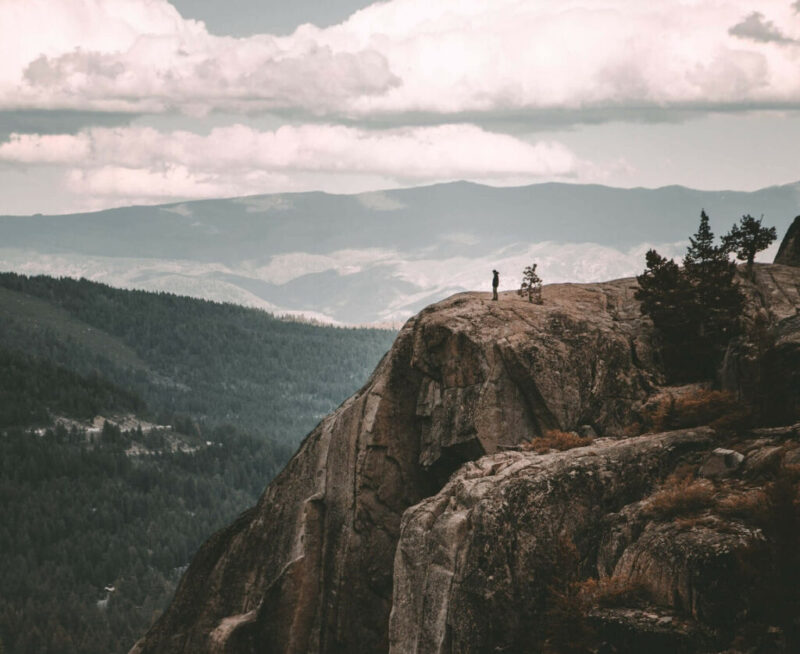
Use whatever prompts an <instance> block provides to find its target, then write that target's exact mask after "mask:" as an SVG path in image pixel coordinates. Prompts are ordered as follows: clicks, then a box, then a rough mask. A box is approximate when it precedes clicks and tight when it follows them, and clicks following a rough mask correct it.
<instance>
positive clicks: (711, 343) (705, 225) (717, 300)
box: [683, 211, 744, 363]
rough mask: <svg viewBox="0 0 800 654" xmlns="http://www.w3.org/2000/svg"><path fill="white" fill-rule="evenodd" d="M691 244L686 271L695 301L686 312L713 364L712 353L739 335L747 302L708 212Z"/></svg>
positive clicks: (703, 213) (702, 217) (733, 265)
mask: <svg viewBox="0 0 800 654" xmlns="http://www.w3.org/2000/svg"><path fill="white" fill-rule="evenodd" d="M689 241H690V243H691V245H690V246H689V248H688V249H687V251H686V256H685V257H684V259H683V267H684V272H685V275H686V278H687V280H688V282H689V284H690V285H691V287H692V289H693V295H694V297H693V298H692V300H693V301H692V302H691V303H690V305H689V306H687V307H686V308H687V310H690V311H691V312H692V314H693V316H692V319H693V320H694V321H695V322H696V326H697V336H698V338H699V342H700V345H701V346H702V347H703V349H704V351H705V352H706V354H707V356H706V357H704V358H705V359H706V361H707V362H708V363H710V359H709V357H710V358H711V359H713V358H714V357H713V356H711V355H712V352H714V351H718V350H719V349H720V348H724V347H725V345H727V343H728V341H729V340H730V338H731V337H733V336H735V335H736V334H737V333H738V330H739V314H740V312H741V309H742V303H743V299H744V298H743V297H742V294H741V291H740V290H739V288H738V286H737V285H736V284H735V283H734V277H735V275H736V264H735V263H734V262H732V261H730V259H729V258H728V249H727V248H726V247H725V246H724V245H715V244H714V233H713V232H712V231H711V228H710V226H709V222H708V215H707V214H706V212H705V211H703V212H701V214H700V226H699V227H698V229H697V232H696V233H695V234H694V236H692V237H690V239H689ZM718 353H719V352H717V354H718Z"/></svg>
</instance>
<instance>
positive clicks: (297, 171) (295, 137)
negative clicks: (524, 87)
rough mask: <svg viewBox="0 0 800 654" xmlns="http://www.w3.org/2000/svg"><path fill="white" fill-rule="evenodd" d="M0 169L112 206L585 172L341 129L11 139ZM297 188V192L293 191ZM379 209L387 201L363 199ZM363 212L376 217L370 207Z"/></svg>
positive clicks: (474, 138)
mask: <svg viewBox="0 0 800 654" xmlns="http://www.w3.org/2000/svg"><path fill="white" fill-rule="evenodd" d="M0 161H7V162H12V163H25V164H37V163H38V164H42V165H63V166H66V167H69V172H68V175H67V180H68V184H69V187H70V189H71V190H72V191H73V192H75V193H78V194H85V195H88V196H92V197H95V198H97V197H103V196H106V197H113V198H117V199H120V200H123V199H124V200H126V201H135V200H138V199H147V198H150V199H164V198H192V197H221V196H236V195H244V194H255V193H263V192H266V191H269V190H286V189H287V188H292V189H294V190H299V189H303V190H307V189H312V188H316V187H318V186H319V178H320V176H323V177H326V176H330V175H334V176H338V177H339V178H341V177H342V176H348V177H350V178H352V179H353V180H355V182H356V184H358V183H360V184H361V185H362V188H361V189H359V190H365V189H368V188H374V186H375V184H374V181H375V178H376V177H377V178H378V179H380V180H381V181H382V182H383V184H382V185H383V186H389V185H398V184H401V185H402V184H418V183H421V182H433V181H445V180H454V179H471V180H474V181H484V182H493V183H496V184H503V183H511V182H517V181H519V180H522V181H527V182H533V181H537V180H541V179H556V178H569V177H574V176H576V175H577V174H578V173H579V172H581V171H582V170H583V169H587V170H588V169H589V168H590V167H589V164H587V163H585V162H582V161H580V160H579V159H578V158H577V157H576V156H575V155H573V154H572V152H571V151H570V150H568V149H567V148H566V147H564V146H563V145H561V144H559V143H553V142H539V143H535V144H531V143H528V142H526V141H524V140H521V139H517V138H515V137H512V136H509V135H505V134H496V133H493V132H488V131H485V130H483V129H481V128H479V127H476V126H474V125H468V124H459V125H440V126H436V127H414V128H402V129H393V130H363V129H358V128H353V127H344V126H341V125H304V126H299V127H293V126H283V127H281V128H279V129H277V130H275V131H267V132H260V131H257V130H254V129H252V128H249V127H245V126H242V125H233V126H230V127H220V128H216V129H214V130H212V131H211V132H210V133H209V134H207V135H201V134H194V133H190V132H184V131H176V132H169V133H163V132H159V131H157V130H154V129H152V128H134V127H120V128H95V129H89V130H85V131H83V132H80V133H78V134H75V135H64V134H56V135H47V134H45V135H30V134H29V135H20V134H14V135H12V136H11V138H10V140H9V141H8V142H6V143H2V144H0ZM303 186H305V188H303ZM364 197H366V198H367V199H366V200H364V201H365V202H367V203H372V205H374V204H375V202H377V201H378V200H379V199H380V198H383V199H382V200H381V203H382V204H381V207H382V208H383V209H390V208H398V207H397V206H396V205H394V204H387V202H386V200H389V199H391V198H388V197H384V196H376V195H373V196H364ZM372 208H376V207H375V206H372Z"/></svg>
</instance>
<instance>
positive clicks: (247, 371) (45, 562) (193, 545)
mask: <svg viewBox="0 0 800 654" xmlns="http://www.w3.org/2000/svg"><path fill="white" fill-rule="evenodd" d="M393 338H394V333H393V332H391V331H388V330H371V329H335V328H330V327H321V326H317V325H309V324H300V323H293V322H286V321H282V320H279V319H277V318H275V317H273V316H270V315H268V314H266V313H264V312H261V311H257V310H252V309H246V308H243V307H238V306H234V305H224V304H217V303H212V302H204V301H200V300H193V299H190V298H183V297H177V296H174V295H170V294H163V293H159V294H156V293H145V292H141V291H123V290H118V289H113V288H110V287H108V286H105V285H102V284H95V283H92V282H89V281H86V280H80V281H76V280H71V279H53V278H48V277H33V278H28V277H24V276H20V275H14V274H0V552H2V553H3V556H2V557H0V642H2V643H3V645H4V647H5V651H6V652H8V653H9V654H28V653H29V652H42V653H64V654H68V653H72V652H76V653H81V654H93V653H98V654H100V653H103V654H106V653H109V652H111V653H117V652H119V653H122V652H127V651H128V649H129V648H130V647H131V646H132V644H133V642H134V641H135V640H136V638H138V637H139V636H141V635H142V634H143V633H144V632H145V631H146V630H147V628H148V626H149V625H150V624H151V623H152V621H153V620H154V619H155V618H156V617H157V616H158V615H159V613H160V611H161V610H163V608H164V607H165V606H166V604H167V602H168V601H169V598H170V597H171V595H172V593H173V591H174V589H175V586H176V584H177V582H178V580H179V578H180V575H181V574H182V571H183V569H184V568H185V566H186V565H187V564H188V563H189V561H190V560H191V557H192V556H193V554H194V552H195V551H196V549H197V547H198V546H199V545H200V544H201V543H202V542H203V541H204V540H205V539H206V538H208V536H209V535H210V534H211V533H212V532H213V531H214V530H216V529H219V528H221V527H223V526H224V525H226V524H228V523H230V522H231V521H232V520H233V518H234V517H235V516H236V515H237V514H238V513H240V512H241V511H242V510H244V509H246V508H247V507H249V506H251V505H252V504H253V503H254V502H255V501H256V499H257V498H258V496H259V494H260V493H261V491H262V490H263V488H264V487H265V486H266V484H267V483H268V482H269V481H270V479H271V478H272V477H273V476H274V475H275V474H276V473H277V471H278V470H279V469H280V468H281V467H282V466H283V465H284V463H285V462H286V461H287V460H288V458H289V456H290V454H291V452H292V450H293V449H294V448H295V447H296V445H297V443H298V442H299V440H300V438H301V437H302V436H303V435H305V433H307V432H308V431H309V430H310V429H311V428H313V427H314V425H315V424H316V423H317V422H318V421H319V419H320V418H321V417H322V416H324V415H325V414H327V413H328V412H329V411H331V410H332V409H333V408H335V407H336V406H337V405H338V404H339V403H341V402H342V401H343V400H344V399H345V398H346V397H347V396H348V395H350V394H352V393H353V392H354V391H355V390H356V389H357V388H358V387H359V386H360V385H361V384H363V383H364V382H365V381H366V379H367V377H368V375H369V373H370V372H371V371H372V369H373V368H374V367H375V365H376V364H377V362H378V361H379V359H380V357H381V356H382V355H383V353H384V352H385V351H386V350H387V349H388V348H389V346H390V345H391V341H392V340H393ZM98 415H101V416H105V417H106V418H108V419H109V420H108V421H107V422H106V423H105V424H104V426H103V427H102V429H94V428H90V427H89V425H90V423H91V420H92V419H94V418H95V417H96V416H98ZM114 421H118V422H120V423H123V424H124V423H125V422H128V423H130V424H133V425H134V426H133V428H132V429H129V430H127V431H122V430H121V429H120V428H119V427H117V426H116V425H115V424H114ZM145 421H150V422H151V423H157V424H158V425H162V426H161V427H153V425H152V424H148V423H147V422H145ZM107 587H108V588H113V590H106V588H107Z"/></svg>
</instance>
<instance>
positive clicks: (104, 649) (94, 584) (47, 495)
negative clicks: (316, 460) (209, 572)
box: [0, 423, 289, 654]
mask: <svg viewBox="0 0 800 654" xmlns="http://www.w3.org/2000/svg"><path fill="white" fill-rule="evenodd" d="M206 438H208V439H209V442H210V443H211V445H207V444H206V441H205V440H203V441H201V440H200V439H197V438H191V437H187V436H183V435H177V434H175V433H174V432H172V431H169V430H164V431H155V432H152V433H149V434H147V433H145V434H143V433H141V431H139V432H138V433H137V432H136V431H129V432H124V433H123V432H120V430H119V429H116V428H114V427H113V426H112V425H110V424H109V423H106V425H105V427H104V428H103V430H102V432H100V433H99V434H97V435H96V436H95V438H94V439H91V438H90V439H87V437H86V435H85V434H84V433H83V432H80V431H78V430H76V429H74V428H73V429H71V430H69V431H68V430H67V429H66V428H64V427H63V426H59V427H58V428H56V429H53V430H47V431H46V432H45V433H43V434H42V435H38V434H37V433H35V432H25V431H22V430H17V429H13V430H8V431H6V432H5V433H3V434H2V435H1V436H0V551H2V552H3V556H2V557H0V638H2V640H3V642H4V643H5V646H6V650H7V652H9V654H12V653H13V654H28V653H30V652H59V653H63V654H70V653H75V654H95V653H96V654H106V653H108V652H127V651H128V649H129V648H130V647H131V646H132V645H133V643H134V641H135V640H136V639H137V638H138V637H139V636H141V635H142V634H143V633H144V632H145V631H146V630H147V628H148V627H149V625H150V624H151V622H152V621H153V619H154V618H155V617H156V616H157V615H158V614H159V612H160V611H161V610H163V608H164V607H165V606H166V603H167V602H168V600H169V598H170V597H171V596H172V593H173V591H174V589H175V586H176V584H177V582H178V580H179V578H180V575H181V574H182V572H183V569H184V567H185V566H186V565H187V563H188V562H189V560H190V558H191V556H192V555H193V553H194V552H195V550H196V549H197V547H198V546H199V545H200V544H201V543H202V542H203V540H205V539H206V538H207V537H208V536H209V535H210V534H211V533H212V532H213V531H215V530H217V529H219V528H221V527H223V526H225V525H226V524H227V523H229V522H230V521H231V520H232V519H233V518H234V517H235V516H236V515H237V514H238V513H239V512H240V511H241V510H243V509H244V508H245V507H247V506H249V505H251V504H252V503H253V502H254V501H255V499H256V498H257V496H258V494H259V493H260V492H261V490H262V489H263V487H264V484H265V481H266V480H268V479H270V478H271V477H272V476H274V474H275V473H276V472H277V470H278V469H279V467H280V466H281V465H282V464H283V462H284V461H285V460H286V458H287V457H288V454H289V452H288V450H287V449H286V448H284V447H277V446H272V445H270V444H269V443H268V442H266V441H264V440H263V439H258V440H256V439H253V438H250V437H247V436H243V435H241V434H238V433H237V432H236V430H235V429H233V428H218V429H216V430H214V431H212V432H209V433H208V434H206ZM134 442H135V443H137V445H138V447H139V449H140V451H142V452H144V451H146V452H147V453H142V454H139V455H134V456H131V455H128V454H126V449H128V448H129V447H131V445H132V444H133V443H134ZM176 446H178V447H177V448H176ZM145 448H146V449H145ZM173 450H175V451H173ZM106 587H109V588H111V587H113V588H114V591H113V592H106V591H105V590H104V589H105V588H106ZM106 599H107V600H108V601H107V602H104V601H103V600H106ZM98 602H99V603H98Z"/></svg>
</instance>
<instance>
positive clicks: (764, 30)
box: [728, 0, 800, 43]
mask: <svg viewBox="0 0 800 654" xmlns="http://www.w3.org/2000/svg"><path fill="white" fill-rule="evenodd" d="M799 1H800V0H799ZM796 6H797V5H795V7H796ZM728 32H729V33H730V34H732V35H733V36H740V37H742V38H744V39H752V40H753V41H761V42H762V43H797V42H798V41H797V40H796V39H790V38H788V37H786V36H784V35H783V33H781V31H780V30H779V29H778V28H777V27H775V25H774V24H773V23H772V22H770V21H768V20H765V19H764V14H762V13H760V12H758V11H754V12H753V13H752V14H750V15H749V16H748V17H747V18H745V19H744V20H743V21H742V22H741V23H738V24H736V25H734V26H733V27H731V28H730V29H729V30H728Z"/></svg>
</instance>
